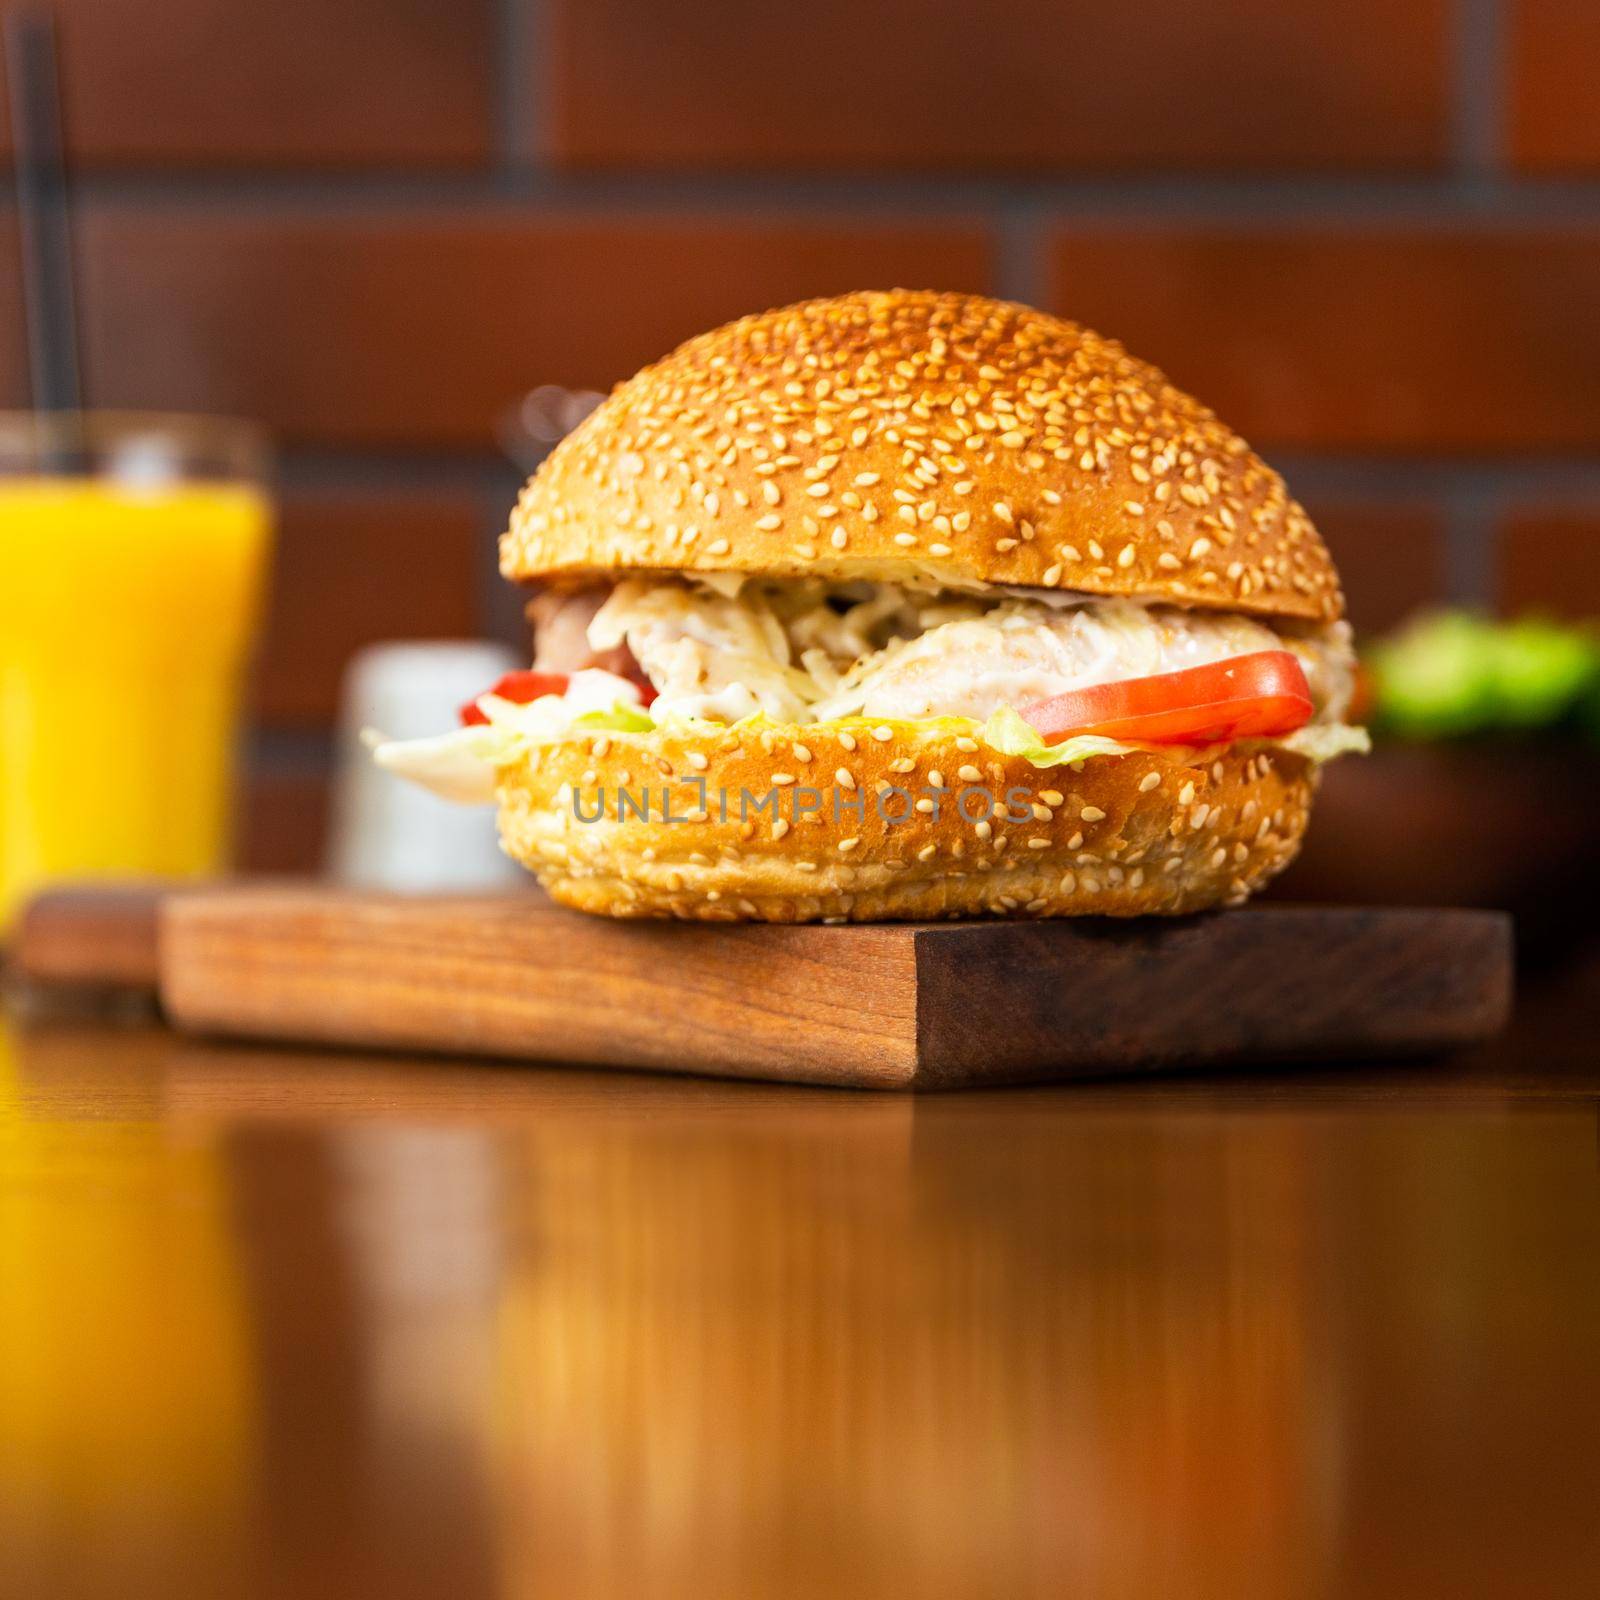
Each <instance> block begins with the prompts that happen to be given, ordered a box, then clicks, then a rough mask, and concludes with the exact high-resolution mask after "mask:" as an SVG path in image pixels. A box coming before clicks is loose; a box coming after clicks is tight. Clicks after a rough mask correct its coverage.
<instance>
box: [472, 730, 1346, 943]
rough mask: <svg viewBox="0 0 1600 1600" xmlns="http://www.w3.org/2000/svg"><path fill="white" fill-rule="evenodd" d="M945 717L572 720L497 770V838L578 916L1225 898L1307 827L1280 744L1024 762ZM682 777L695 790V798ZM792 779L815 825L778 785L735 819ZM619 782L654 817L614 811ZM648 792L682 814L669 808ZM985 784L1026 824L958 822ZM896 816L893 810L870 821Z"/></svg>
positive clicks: (1050, 908)
mask: <svg viewBox="0 0 1600 1600" xmlns="http://www.w3.org/2000/svg"><path fill="white" fill-rule="evenodd" d="M953 726H954V727H959V726H960V725H959V724H952V723H949V722H946V723H908V722H900V723H892V724H890V723H884V724H873V723H871V722H869V721H862V720H857V719H852V720H850V721H840V722H832V723H826V724H815V725H806V726H791V725H782V726H780V725H774V724H767V725H759V724H756V723H753V722H746V723H739V724H735V725H733V726H731V727H728V728H726V729H704V730H702V729H699V728H697V729H695V730H694V731H693V732H689V731H685V730H683V729H678V730H670V729H658V730H656V731H655V732H653V733H648V734H587V735H584V736H582V737H579V738H573V739H568V740H566V741H564V742H562V743H560V744H554V745H548V746H544V747H542V748H538V749H535V750H532V751H530V752H528V753H527V754H525V755H524V756H522V757H521V758H520V759H519V760H518V761H516V762H515V763H513V764H511V765H508V766H506V767H505V768H503V769H502V770H501V773H500V783H499V801H500V832H501V837H502V839H503V841H504V843H505V847H506V849H507V851H508V852H509V853H510V854H511V855H512V856H514V857H515V858H516V859H517V860H519V861H521V862H522V863H523V864H524V865H525V866H527V867H529V868H531V869H532V870H533V871H534V872H535V873H536V874H537V875H538V877H539V880H540V881H541V882H542V883H543V884H544V886H545V888H546V889H548V890H549V892H550V893H551V894H552V895H553V896H554V897H555V898H556V899H557V900H559V901H561V902H562V903H563V904H565V905H570V906H574V907H576V908H578V909H579V910H582V911H592V912H601V913H605V914H609V915H611V916H618V917H679V918H684V919H692V920H696V921H729V922H738V921H763V922H814V921H819V920H824V919H846V920H850V921H879V920H895V919H900V920H908V919H909V920H924V919H930V918H939V917H960V916H978V915H1001V916H1006V915H1017V916H1037V917H1058V916H1074V915H1080V914H1087V913H1095V914H1100V915H1111V916H1138V915H1143V914H1149V913H1178V912H1186V911H1199V910H1203V909H1205V908H1207V907H1210V906H1217V905H1228V904H1237V903H1238V902H1240V901H1242V900H1243V899H1245V898H1246V897H1247V896H1248V895H1249V894H1250V893H1251V892H1252V891H1253V890H1255V889H1256V888H1258V887H1259V886H1260V885H1261V884H1262V883H1264V882H1265V881H1266V880H1267V879H1268V878H1270V877H1272V876H1273V875H1274V874H1275V873H1277V872H1279V871H1281V870H1282V868H1283V867H1285V866H1286V865H1287V864H1288V863H1289V861H1290V860H1291V859H1292V858H1293V856H1294V854H1295V852H1296V850H1297V849H1298V848H1299V844H1300V838H1301V835H1302V834H1303V833H1304V831H1305V825H1306V816H1307V811H1308V808H1309V805H1310V800H1311V793H1312V788H1313V785H1314V781H1315V775H1314V771H1313V769H1312V767H1311V765H1310V763H1309V762H1307V761H1306V760H1305V759H1304V758H1303V757H1301V756H1299V755H1296V754H1293V753H1291V752H1289V751H1286V750H1281V749H1271V748H1266V747H1262V748H1259V749H1256V750H1250V749H1248V748H1246V747H1244V746H1237V747H1230V748H1219V749H1216V750H1213V751H1206V752H1198V753H1197V752H1195V751H1192V750H1190V751H1175V752H1170V753H1169V752H1155V751H1141V752H1139V753H1136V754H1129V755H1122V756H1105V757H1095V758H1094V759H1092V760H1089V761H1087V762H1085V763H1084V764H1083V769H1082V771H1080V772H1074V771H1073V770H1072V769H1071V768H1070V767H1060V768H1050V769H1046V770H1043V771H1040V770H1037V769H1035V768H1034V767H1032V766H1030V765H1029V764H1028V763H1027V762H1025V761H1023V760H1021V759H1020V758H1018V757H1012V756H1005V755H1001V754H1000V753H998V752H997V751H994V750H992V749H990V748H989V747H987V746H985V745H983V744H981V743H979V742H978V741H976V740H974V739H973V738H971V737H969V736H967V735H965V734H962V733H957V732H953V731H951V730H952V727H953ZM692 779H704V781H705V784H706V790H705V795H706V797H707V800H708V802H709V803H708V804H707V806H706V808H705V810H704V812H703V813H702V811H701V809H700V798H701V796H700V791H699V789H698V788H697V787H694V786H691V784H690V783H689V782H688V781H687V780H692ZM884 783H888V784H892V785H895V786H897V787H898V788H900V789H902V790H904V791H905V793H906V795H907V796H908V799H907V800H906V801H901V800H900V799H899V798H898V797H896V796H895V795H893V794H887V793H886V794H885V796H884V798H883V804H882V809H881V810H880V807H879V804H878V803H877V790H878V786H879V785H880V784H884ZM800 785H805V786H808V787H809V788H811V789H813V790H815V791H816V792H817V793H818V794H819V795H820V796H821V797H822V798H821V806H822V811H821V815H820V819H819V820H810V819H809V818H804V819H801V820H798V821H791V820H789V819H790V817H791V815H792V808H793V801H792V799H791V800H789V801H788V802H787V803H785V802H784V801H781V800H780V801H779V802H778V805H779V806H780V808H781V809H780V811H779V813H778V814H777V815H774V813H773V812H772V811H771V810H767V811H762V812H757V811H755V810H754V807H753V804H752V805H751V806H750V807H749V808H747V814H746V815H745V816H744V817H743V818H741V815H740V802H739V796H740V792H741V790H747V791H749V792H750V794H751V795H752V796H754V797H756V798H757V799H760V798H762V797H766V796H769V795H771V794H772V793H773V792H775V791H776V792H778V793H779V794H781V795H789V796H792V795H793V794H794V792H795V790H796V788H797V787H798V786H800ZM619 788H622V789H627V790H629V791H630V792H632V793H633V794H634V795H635V796H636V797H638V798H640V799H642V800H643V801H644V802H645V804H647V805H648V809H649V813H650V818H651V820H648V821H646V820H642V819H640V818H639V817H638V816H637V815H635V814H633V813H632V812H628V813H625V814H624V817H623V820H618V809H619V807H618V802H617V799H616V795H617V791H618V789H619ZM574 790H576V792H577V800H578V805H579V809H580V810H581V812H582V815H583V816H584V817H589V818H593V817H595V815H596V812H597V809H603V812H604V815H603V817H601V819H600V820H589V821H584V820H580V818H579V816H578V815H576V814H575V812H574V804H573V791H574ZM647 790H648V794H647V793H646V791H647ZM1013 790H1018V791H1024V792H1025V794H1026V796H1027V797H1028V798H1027V799H1026V800H1025V801H1022V800H1018V798H1017V797H1016V796H1014V795H1012V794H1011V791H1013ZM664 791H666V792H668V793H670V795H671V804H672V808H673V815H674V816H675V817H676V818H678V819H679V820H678V821H676V822H674V823H671V824H668V823H667V822H665V821H664V820H663V819H662V804H663V800H662V796H663V792H664ZM929 791H934V792H938V793H939V794H940V795H941V796H942V797H943V798H942V799H941V802H940V805H939V810H938V812H937V814H934V813H932V812H930V811H928V810H920V811H919V810H917V809H916V807H915V802H916V800H917V799H918V798H925V797H927V795H928V792H929ZM835 792H838V794H839V798H840V801H841V808H843V806H844V805H845V804H847V803H848V802H849V801H851V800H853V799H856V798H859V799H860V800H861V801H862V806H861V812H862V814H861V816H860V817H859V818H858V817H857V816H856V815H855V814H854V811H853V809H850V810H844V811H843V815H842V817H841V818H840V819H835V818H834V817H833V815H832V814H831V812H832V805H833V796H834V793H835ZM724 793H725V794H727V795H728V797H729V798H728V805H727V816H726V817H725V818H724V817H723V816H722V815H721V811H722V806H721V803H720V798H719V797H720V796H721V795H723V794H724ZM985 794H987V795H991V796H992V797H993V799H994V801H995V803H996V804H998V805H1000V806H1002V807H1005V806H1008V805H1009V806H1010V807H1011V808H1012V810H1013V813H1014V814H1015V813H1019V812H1020V813H1023V814H1025V815H1026V820H1025V821H1010V820H1006V819H1005V818H1001V817H995V818H993V819H984V820H980V821H974V820H970V819H971V818H973V817H981V816H982V812H983V809H984V797H985ZM963 795H965V796H966V797H967V798H966V800H963V799H962V797H963ZM602 797H603V801H602ZM963 809H964V810H965V813H966V814H965V815H964V814H963ZM902 811H904V812H905V813H906V820H904V821H900V822H895V823H892V824H891V822H890V821H888V820H886V815H885V814H887V816H890V817H892V816H898V815H899V814H900V813H901V812H902ZM684 819H687V820H684Z"/></svg>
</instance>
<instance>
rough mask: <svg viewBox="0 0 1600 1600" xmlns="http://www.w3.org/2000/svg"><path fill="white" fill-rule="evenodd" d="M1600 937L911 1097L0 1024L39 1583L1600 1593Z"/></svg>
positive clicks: (11, 1573)
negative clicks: (1163, 1070) (1390, 1013)
mask: <svg viewBox="0 0 1600 1600" xmlns="http://www.w3.org/2000/svg"><path fill="white" fill-rule="evenodd" d="M1597 976H1600V967H1591V969H1590V970H1589V971H1587V972H1579V973H1576V974H1575V975H1574V976H1572V977H1571V978H1569V979H1568V980H1566V981H1565V982H1564V983H1563V984H1561V985H1558V986H1555V987H1552V988H1547V990H1546V991H1545V992H1544V993H1543V994H1542V995H1540V996H1536V997H1535V998H1534V999H1533V1000H1532V1001H1530V1002H1529V1003H1528V1004H1527V1005H1526V1006H1525V1007H1524V1008H1523V1010H1522V1011H1521V1012H1520V1013H1519V1018H1518V1022H1517V1025H1516V1029H1515V1031H1514V1032H1513V1033H1512V1034H1511V1035H1510V1036H1508V1037H1507V1038H1506V1039H1504V1040H1502V1041H1501V1042H1500V1043H1498V1044H1496V1045H1495V1046H1493V1047H1492V1048H1488V1049H1483V1050H1480V1051H1478V1052H1476V1053H1475V1054H1473V1055H1471V1056H1468V1057H1466V1058H1463V1059H1458V1060H1455V1061H1452V1062H1449V1063H1444V1064H1439V1063H1435V1064H1430V1065H1424V1066H1417V1065H1412V1066H1408V1067H1403V1068H1399V1069H1396V1070H1390V1071H1384V1070H1379V1069H1376V1068H1372V1067H1362V1068H1359V1069H1351V1070H1348V1071H1340V1070H1333V1069H1325V1070H1319V1071H1317V1072H1301V1073H1299V1074H1294V1075H1276V1076H1261V1075H1256V1074H1252V1075H1251V1076H1249V1077H1236V1078H1232V1079H1222V1078H1206V1079H1176V1080H1167V1081H1165V1082H1161V1083H1154V1082H1144V1083H1130V1084H1114V1083H1106V1084H1096V1085H1088V1086H1078V1087H1072V1088H1062V1089H1050V1090H1039V1089H1029V1090H1013V1091H990V1092H985V1093H977V1094H968V1095H961V1096H947V1097H932V1098H928V1099H922V1100H913V1099H910V1098H902V1097H893V1096H884V1095H878V1094H862V1093H851V1092H847V1091H830V1090H808V1089H799V1088H781V1087H770V1086H760V1085H750V1084H719V1083H714V1082H702V1081H695V1080H681V1081H674V1080H667V1079H651V1078H647V1077H628V1076H621V1077H619V1076H610V1075H608V1076H605V1077H597V1076H591V1075H587V1074H582V1073H578V1072H565V1071H550V1070H540V1069H530V1068H505V1067H498V1066H491V1065H484V1064H481V1063H479V1064H464V1063H451V1062H440V1063H426V1062H417V1061H402V1060H399V1059H394V1058H380V1057H367V1056H354V1055H343V1056H341V1055H333V1054H321V1053H317V1054H311V1053H294V1052H290V1051H285V1050H278V1049H256V1050H247V1049H236V1048H226V1047H221V1046H215V1045H207V1044H200V1043H196V1042H192V1041H183V1040H180V1039H177V1038H175V1037H173V1036H172V1035H170V1034H167V1033H165V1032H163V1031H161V1030H159V1029H157V1028H153V1027H145V1028H142V1029H129V1028H126V1027H124V1028H121V1029H113V1028H110V1027H108V1026H105V1025H103V1024H89V1023H85V1022H81V1021H79V1022H73V1021H63V1020H60V1019H57V1020H54V1021H49V1022H44V1023H32V1024H29V1025H27V1026H22V1025H19V1024H17V1023H15V1022H13V1023H12V1024H11V1025H9V1026H8V1027H7V1028H6V1029H5V1031H3V1032H0V1595H4V1596H6V1597H7V1600H12V1597H16V1600H73V1597H78V1596H92V1597H96V1600H98V1597H101V1596H106V1597H111V1596H117V1597H119V1600H141V1597H145V1596H162V1597H166V1596H174V1597H176V1596H182V1597H185V1600H187V1597H203V1600H212V1597H216V1600H229V1597H233V1596H250V1597H263V1600H278V1597H284V1600H288V1597H294V1600H320V1597H323V1596H327V1597H330V1600H331V1597H335V1596H337V1597H340V1600H365V1597H383V1600H410V1597H433V1596H441V1597H445V1600H476V1597H478V1596H491V1595H493V1596H512V1597H546V1596H548V1597H551V1600H574V1597H585V1596H628V1597H637V1596H657V1595H665V1596H678V1595H682V1596H712V1597H721V1596H729V1597H737V1600H744V1597H752V1600H754V1597H767V1596H772V1597H787V1596H808V1597H809V1596H818V1597H822V1596H843V1597H857V1596H871V1597H877V1596H895V1597H901V1596H913V1595H923V1594H926V1595H937V1596H940V1597H966V1596H994V1597H996V1600H1001V1597H1015V1596H1032V1595H1050V1596H1056V1595H1075V1596H1076V1595H1082V1596H1127V1597H1130V1600H1132V1597H1138V1600H1147V1597H1158V1600H1165V1597H1169V1596H1170V1597H1185V1600H1186V1597H1211V1596H1216V1597H1219V1600H1221V1597H1227V1600H1251V1597H1256V1596H1261V1597H1271V1600H1296V1597H1300V1596H1308V1597H1309V1596H1317V1597H1338V1600H1348V1597H1366V1596H1394V1597H1396V1600H1400V1597H1404V1600H1430V1597H1433V1596H1450V1597H1456V1596H1474V1597H1477V1596H1489V1597H1498V1596H1517V1597H1524V1596H1540V1597H1543V1596H1550V1597H1561V1600H1568V1597H1575V1596H1579V1595H1587V1594H1593V1593H1595V1592H1596V1589H1597V1585H1600V1142H1597V1111H1600V1063H1597V1061H1596V1059H1595V1057H1596V1054H1597V1052H1596V1051H1595V1048H1594V1044H1593V1031H1594V1023H1595V1021H1596V1017H1597V1011H1600V1007H1597V1004H1596V1002H1595V999H1594V996H1595V994H1596V992H1597V990H1600V984H1597V983H1596V978H1597Z"/></svg>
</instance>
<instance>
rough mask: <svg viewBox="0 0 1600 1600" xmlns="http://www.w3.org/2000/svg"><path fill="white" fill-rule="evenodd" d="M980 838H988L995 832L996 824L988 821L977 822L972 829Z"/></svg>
mask: <svg viewBox="0 0 1600 1600" xmlns="http://www.w3.org/2000/svg"><path fill="white" fill-rule="evenodd" d="M972 831H973V832H974V833H975V834H977V836H978V837H979V838H980V839H987V838H989V837H990V836H991V835H992V834H993V833H994V824H993V823H991V822H988V821H984V822H980V823H977V824H976V825H975V826H974V827H973V830H972Z"/></svg>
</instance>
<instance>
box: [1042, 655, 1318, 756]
mask: <svg viewBox="0 0 1600 1600" xmlns="http://www.w3.org/2000/svg"><path fill="white" fill-rule="evenodd" d="M1315 709H1316V708H1315V707H1314V706H1313V705H1312V703H1311V689H1310V687H1309V685H1308V684H1307V683H1306V675H1305V672H1304V670H1303V669H1302V668H1301V666H1300V663H1299V662H1298V661H1296V660H1295V658H1294V657H1293V656H1292V655H1291V654H1290V653H1289V652H1288V651H1287V650H1258V651H1255V652H1254V653H1252V654H1251V655H1246V656H1233V657H1232V658H1230V659H1229V660H1227V661H1216V662H1212V663H1211V664H1210V665H1208V666H1204V667H1189V668H1187V669H1186V670H1184V671H1183V672H1161V673H1157V674H1156V675H1155V676H1154V677H1149V678H1125V679H1123V681H1122V682H1121V683H1097V684H1095V685H1094V686H1093V687H1092V688H1089V689H1074V690H1073V691H1072V692H1071V693H1070V694H1058V695H1056V696H1054V697H1053V698H1052V699H1049V700H1036V701H1034V703H1033V704H1032V705H1027V706H1023V707H1022V708H1021V716H1022V718H1023V720H1024V721H1025V722H1027V723H1029V724H1031V725H1032V727H1033V728H1034V729H1036V730H1037V732H1038V734H1039V736H1040V737H1041V738H1042V739H1044V740H1046V741H1047V742H1048V743H1052V744H1054V743H1056V742H1057V741H1059V740H1061V739H1064V738H1066V736H1067V735H1068V734H1071V733H1095V734H1100V735H1101V736H1102V737H1104V738H1107V739H1128V740H1132V741H1138V742H1139V743H1142V744H1224V743H1231V742H1232V741H1233V740H1235V739H1272V738H1276V737H1278V736H1279V735H1281V734H1285V733H1292V732H1293V731H1294V730H1295V729H1296V728H1299V727H1303V726H1304V725H1305V724H1306V723H1308V722H1309V721H1310V720H1311V714H1312V712H1313V711H1314V710H1315Z"/></svg>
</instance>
